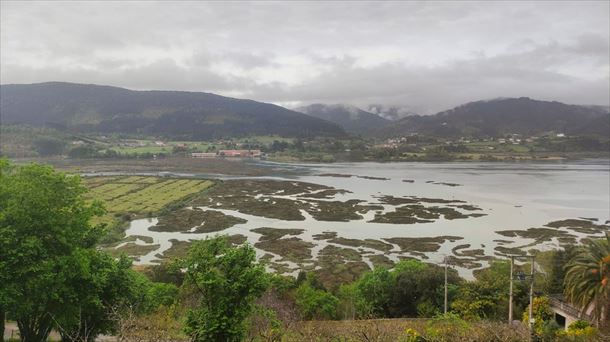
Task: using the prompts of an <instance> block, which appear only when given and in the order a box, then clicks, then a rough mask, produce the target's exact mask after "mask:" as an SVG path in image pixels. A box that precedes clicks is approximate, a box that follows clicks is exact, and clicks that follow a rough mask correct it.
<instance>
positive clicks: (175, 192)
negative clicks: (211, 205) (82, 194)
mask: <svg viewBox="0 0 610 342" xmlns="http://www.w3.org/2000/svg"><path fill="white" fill-rule="evenodd" d="M84 183H85V185H86V186H88V187H89V188H90V192H89V193H88V195H87V196H88V199H89V200H100V201H102V202H103V203H104V205H105V207H106V210H107V213H106V214H105V215H104V216H101V217H97V218H95V219H94V221H93V223H94V224H100V223H101V224H106V225H107V228H108V229H109V236H107V237H106V238H105V239H104V241H103V242H105V243H108V242H113V241H117V240H119V239H121V238H122V237H123V228H125V225H126V222H127V221H129V220H131V219H133V218H136V217H144V216H152V215H156V214H158V213H159V212H160V211H161V210H162V209H164V208H165V207H167V206H169V205H171V204H173V203H176V202H180V201H182V200H184V199H185V198H188V197H189V196H191V195H194V194H196V193H199V192H201V191H203V190H205V189H207V188H209V187H211V186H212V185H213V184H214V183H213V182H211V181H208V180H200V179H175V178H161V177H146V176H120V177H87V178H84Z"/></svg>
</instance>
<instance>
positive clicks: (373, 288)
mask: <svg viewBox="0 0 610 342" xmlns="http://www.w3.org/2000/svg"><path fill="white" fill-rule="evenodd" d="M393 286H394V279H393V277H392V274H391V273H390V271H388V270H387V269H386V268H383V267H380V268H375V269H374V270H373V271H371V272H367V273H364V274H363V275H362V277H361V278H360V279H358V281H357V283H356V291H357V295H356V297H357V298H358V299H359V300H357V301H356V311H357V313H358V316H360V317H363V318H370V317H383V316H386V317H387V316H388V312H389V307H390V304H391V300H392V291H393Z"/></svg>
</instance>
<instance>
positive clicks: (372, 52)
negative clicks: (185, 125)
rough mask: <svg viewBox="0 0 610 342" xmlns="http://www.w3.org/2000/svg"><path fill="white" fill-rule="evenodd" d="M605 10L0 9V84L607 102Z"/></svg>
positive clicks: (404, 6)
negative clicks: (529, 98) (59, 83)
mask: <svg viewBox="0 0 610 342" xmlns="http://www.w3.org/2000/svg"><path fill="white" fill-rule="evenodd" d="M609 13H610V8H609V2H608V1H594V2H585V1H574V2H569V1H561V2H551V1H540V2H525V1H514V2H508V1H503V2H500V1H491V2H482V1H480V2H479V1H477V2H466V1H455V2H426V3H424V2H386V3H380V2H331V3H314V2H300V3H295V2H289V3H288V2H285V3H280V2H247V3H241V2H231V3H221V2H211V3H205V2H169V1H167V2H144V1H137V2H136V1H134V2H129V3H124V2H118V1H113V2H97V3H95V2H85V1H80V2H58V1H45V2H34V1H27V2H25V1H24V2H9V1H2V2H1V11H0V26H1V27H0V30H1V31H0V34H1V41H0V83H2V84H9V83H34V82H45V81H69V82H80V83H96V84H107V85H115V86H121V87H126V88H130V89H162V90H190V91H207V92H213V93H218V94H221V95H227V96H234V97H242V98H251V99H254V100H259V101H266V102H273V103H277V104H281V105H285V106H289V107H292V106H297V105H303V104H309V103H316V102H322V103H348V104H353V105H357V106H361V107H366V106H367V105H368V104H372V103H380V104H383V105H386V106H390V105H397V106H403V107H405V108H408V109H410V110H413V111H417V112H421V113H432V112H436V111H439V110H444V109H448V108H450V107H453V106H455V105H459V104H461V103H464V102H468V101H475V100H480V99H490V98H496V97H516V96H528V97H532V98H537V99H544V100H557V101H562V102H567V103H578V104H601V105H608V104H609V102H610V98H609V97H610V95H609V93H610V66H609V59H610V51H609V50H610V44H609V43H610V32H609V31H610V19H609V16H610V14H609Z"/></svg>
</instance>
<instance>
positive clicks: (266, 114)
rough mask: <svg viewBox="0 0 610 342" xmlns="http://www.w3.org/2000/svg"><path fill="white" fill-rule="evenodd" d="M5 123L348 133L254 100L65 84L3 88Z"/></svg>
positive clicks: (219, 132) (0, 107)
mask: <svg viewBox="0 0 610 342" xmlns="http://www.w3.org/2000/svg"><path fill="white" fill-rule="evenodd" d="M0 118H1V120H2V121H1V122H2V123H3V124H16V123H22V124H31V125H53V126H56V127H62V128H66V129H70V130H75V131H80V132H102V133H104V132H108V133H135V134H148V135H159V136H168V137H175V138H184V139H209V138H219V137H226V136H243V135H270V134H276V135H281V136H341V135H344V134H345V132H344V131H343V130H342V129H341V128H340V127H339V126H337V125H335V124H333V123H330V122H328V121H324V120H321V119H318V118H314V117H311V116H308V115H305V114H302V113H298V112H295V111H291V110H288V109H286V108H284V107H280V106H276V105H273V104H268V103H262V102H256V101H252V100H242V99H235V98H229V97H224V96H220V95H215V94H211V93H203V92H181V91H157V90H154V91H136V90H128V89H124V88H118V87H111V86H100V85H90V84H76V83H65V82H48V83H37V84H11V85H0Z"/></svg>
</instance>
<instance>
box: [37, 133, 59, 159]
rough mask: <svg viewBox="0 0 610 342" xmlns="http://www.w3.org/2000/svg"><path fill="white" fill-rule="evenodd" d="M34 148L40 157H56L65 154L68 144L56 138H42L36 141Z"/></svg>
mask: <svg viewBox="0 0 610 342" xmlns="http://www.w3.org/2000/svg"><path fill="white" fill-rule="evenodd" d="M34 147H35V148H36V152H38V154H39V155H40V156H43V157H44V156H54V155H58V154H62V153H63V151H64V148H65V147H66V142H65V141H63V140H61V139H57V138H55V137H40V138H38V139H36V140H35V141H34Z"/></svg>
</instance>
